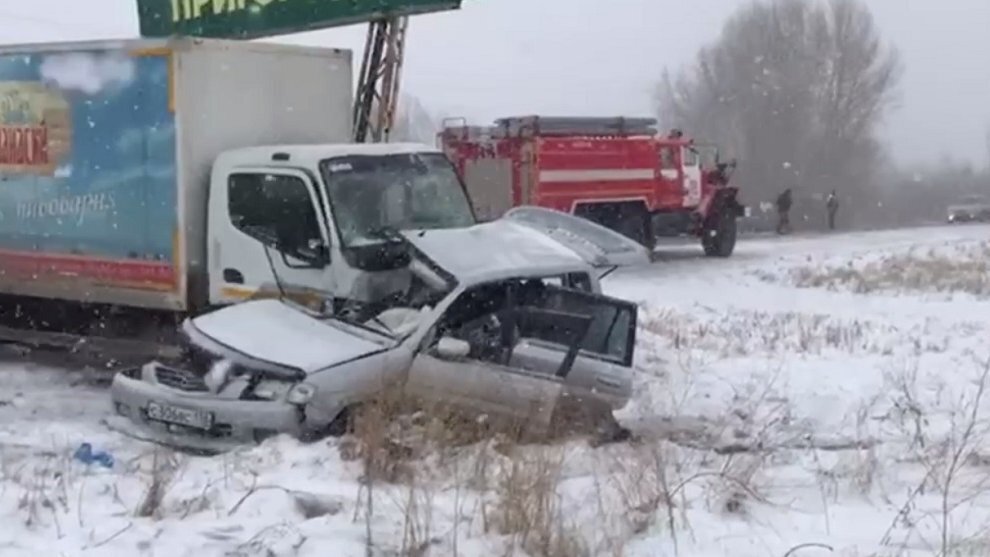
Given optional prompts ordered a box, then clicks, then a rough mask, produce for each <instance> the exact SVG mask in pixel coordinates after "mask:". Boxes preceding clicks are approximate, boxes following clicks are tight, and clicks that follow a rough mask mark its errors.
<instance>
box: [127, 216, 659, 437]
mask: <svg viewBox="0 0 990 557" xmlns="http://www.w3.org/2000/svg"><path fill="white" fill-rule="evenodd" d="M403 236H404V237H405V238H406V241H407V243H408V249H409V251H410V253H411V263H410V265H409V268H410V270H411V271H412V275H413V279H412V280H411V281H410V285H409V287H408V289H407V291H406V292H405V293H404V295H403V296H400V297H395V298H392V299H390V300H388V301H387V302H383V303H380V304H371V305H369V306H365V307H358V308H357V309H354V308H352V309H349V310H346V311H339V310H335V311H333V312H327V311H317V310H315V309H312V308H310V307H307V306H305V305H302V304H298V303H296V302H293V301H292V300H291V299H290V298H288V297H281V298H269V299H261V300H252V301H247V302H244V303H241V304H238V305H234V306H230V307H227V308H224V309H220V310H217V311H214V312H211V313H207V314H204V315H200V316H198V317H195V318H192V319H189V320H187V321H186V322H185V323H184V324H183V328H182V329H183V334H184V338H185V346H186V348H185V352H186V353H185V355H184V356H183V357H182V358H180V359H178V360H176V361H152V362H149V363H147V364H145V365H144V366H142V367H139V368H133V369H128V370H124V371H121V372H120V373H118V374H116V376H115V377H114V380H113V384H112V387H111V397H112V401H113V407H114V410H115V414H116V416H115V417H114V418H113V419H112V420H111V425H112V426H113V425H115V429H119V430H121V431H124V432H125V433H130V434H133V435H135V436H137V437H140V438H144V439H147V440H150V441H155V442H160V443H164V444H169V445H173V446H179V447H184V448H189V449H198V450H206V451H220V450H225V449H228V448H231V447H233V446H237V445H243V444H245V443H252V442H260V441H262V440H263V439H265V438H268V437H270V436H273V435H277V434H283V433H285V434H290V435H293V436H297V437H300V438H314V437H315V438H318V437H322V436H325V435H328V434H333V433H337V432H341V428H342V424H343V423H344V422H345V420H346V419H347V418H348V417H350V416H353V415H354V411H355V410H356V409H358V408H360V406H361V405H362V404H363V403H366V402H368V401H370V400H372V399H373V398H374V397H375V396H376V395H377V394H378V393H380V392H381V391H382V389H383V388H389V387H392V388H394V387H397V386H398V387H399V388H401V390H402V392H403V394H404V395H408V396H409V397H411V398H414V399H417V400H423V401H437V402H441V403H443V404H445V405H451V406H454V407H456V408H458V409H461V410H465V411H467V412H468V413H472V414H476V415H479V416H487V417H490V418H493V419H501V418H508V419H515V420H524V421H525V423H526V424H527V426H528V427H529V428H531V429H534V430H537V431H539V430H540V429H542V428H546V427H549V426H550V424H551V422H552V420H553V419H554V418H555V416H556V415H557V413H558V412H559V411H560V409H561V408H562V407H563V406H564V402H565V401H567V402H568V403H569V404H573V403H574V401H578V404H580V405H585V406H587V407H589V408H590V407H597V408H599V409H601V408H604V409H606V410H607V412H606V414H607V416H608V417H609V418H610V417H611V411H612V410H615V409H619V408H621V407H623V406H624V405H625V404H626V403H627V401H628V400H629V398H630V395H631V389H632V382H631V381H632V378H631V376H632V364H633V352H634V347H635V335H636V319H637V307H636V305H635V304H633V303H631V302H628V301H624V300H619V299H616V298H612V297H608V296H605V295H603V294H601V287H600V284H599V278H600V276H601V275H603V274H604V273H605V272H608V270H609V269H614V268H615V267H617V266H620V265H635V264H640V263H647V262H649V254H648V252H647V251H646V249H645V248H643V247H642V246H640V245H639V244H636V243H635V242H632V241H631V240H628V239H627V238H625V237H623V236H621V235H619V234H618V233H615V232H613V231H611V230H608V229H605V228H603V227H600V226H598V225H596V224H593V223H591V222H589V221H585V220H583V219H579V218H577V217H572V216H570V215H566V214H564V213H557V212H555V211H550V210H547V209H539V208H533V207H520V208H517V209H514V210H512V211H510V212H509V213H507V214H506V215H505V216H504V217H503V218H501V219H499V220H496V221H492V222H489V223H484V224H479V225H475V226H472V227H470V228H464V229H446V230H432V231H420V232H416V231H411V232H404V233H403ZM603 269H605V271H603Z"/></svg>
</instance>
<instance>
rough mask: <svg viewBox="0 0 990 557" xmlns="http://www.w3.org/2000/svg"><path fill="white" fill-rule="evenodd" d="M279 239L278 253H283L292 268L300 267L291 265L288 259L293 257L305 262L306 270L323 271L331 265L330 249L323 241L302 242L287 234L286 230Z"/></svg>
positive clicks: (313, 239)
mask: <svg viewBox="0 0 990 557" xmlns="http://www.w3.org/2000/svg"><path fill="white" fill-rule="evenodd" d="M279 232H281V233H280V234H279V237H278V251H280V252H281V253H282V259H283V261H284V262H285V264H286V265H288V266H289V267H291V268H297V267H299V265H291V264H290V263H289V262H288V260H287V259H286V257H287V256H288V257H292V258H293V259H298V260H300V261H303V262H305V265H304V267H305V268H313V269H322V268H324V267H326V266H327V265H329V264H330V249H329V248H328V247H327V246H326V244H324V243H323V240H320V239H317V238H311V239H309V240H306V241H305V242H300V241H299V239H298V238H296V237H293V235H291V234H285V231H284V230H281V231H279Z"/></svg>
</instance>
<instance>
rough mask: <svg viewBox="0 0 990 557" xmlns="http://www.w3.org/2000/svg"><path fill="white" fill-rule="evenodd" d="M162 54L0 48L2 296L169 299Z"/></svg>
mask: <svg viewBox="0 0 990 557" xmlns="http://www.w3.org/2000/svg"><path fill="white" fill-rule="evenodd" d="M170 77H171V76H170V69H169V57H168V56H160V55H159V56H150V55H145V54H140V55H136V54H135V51H134V50H133V49H127V48H124V47H109V48H97V47H94V48H92V49H88V50H68V51H65V50H63V51H58V50H51V49H47V50H45V49H38V50H30V49H29V50H25V51H23V52H16V53H15V52H9V51H8V52H6V53H4V54H2V55H0V293H2V294H12V295H18V296H37V297H45V298H56V299H65V300H74V301H84V302H87V301H88V302H97V303H114V304H124V305H133V306H144V307H156V308H173V307H174V308H178V307H181V306H182V305H183V300H182V295H181V294H182V293H181V292H180V283H179V280H178V273H177V269H176V265H175V262H174V258H175V255H176V254H175V244H176V241H175V239H176V231H177V222H176V214H177V211H176V207H177V192H176V175H177V165H176V142H175V125H174V117H173V113H172V111H170V110H169V101H170V90H169V88H170Z"/></svg>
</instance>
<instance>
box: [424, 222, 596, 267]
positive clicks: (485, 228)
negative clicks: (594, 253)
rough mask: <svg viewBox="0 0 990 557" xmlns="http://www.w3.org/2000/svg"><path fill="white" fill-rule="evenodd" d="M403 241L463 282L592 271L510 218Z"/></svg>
mask: <svg viewBox="0 0 990 557" xmlns="http://www.w3.org/2000/svg"><path fill="white" fill-rule="evenodd" d="M406 237H407V238H409V241H410V242H412V243H413V244H414V245H415V246H416V247H417V248H419V249H420V250H421V251H423V253H425V254H426V255H427V256H429V257H430V258H431V259H433V260H434V261H435V262H436V264H437V265H439V266H441V267H443V268H444V269H445V270H447V271H448V272H449V273H451V274H453V275H454V276H455V277H457V279H458V280H459V281H461V282H462V283H463V282H484V281H487V280H499V279H504V278H511V277H515V276H549V275H555V274H561V273H569V272H590V270H591V267H590V266H589V265H588V264H587V263H586V262H585V261H584V259H582V258H581V257H580V256H579V255H578V254H576V253H575V252H574V251H572V250H570V249H569V248H567V247H566V246H564V245H562V244H560V243H559V242H557V241H556V240H554V239H553V238H550V237H549V236H547V235H545V234H541V233H540V232H537V231H535V230H533V229H531V228H528V227H526V226H524V225H520V224H517V223H515V222H512V221H509V220H496V221H492V222H487V223H483V224H478V225H475V226H472V227H470V228H456V229H444V230H427V231H423V232H408V233H406Z"/></svg>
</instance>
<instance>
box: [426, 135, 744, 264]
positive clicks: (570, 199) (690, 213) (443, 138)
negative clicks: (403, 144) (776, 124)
mask: <svg viewBox="0 0 990 557" xmlns="http://www.w3.org/2000/svg"><path fill="white" fill-rule="evenodd" d="M439 142H440V145H441V146H442V148H443V149H444V151H445V152H446V153H447V156H448V157H449V158H450V159H451V161H453V162H454V164H455V166H456V167H457V169H458V171H459V172H460V174H461V176H462V177H463V179H464V181H465V183H466V185H467V188H468V192H469V193H470V195H471V199H472V202H473V203H474V207H475V210H476V211H477V214H478V216H479V218H481V219H483V220H487V219H495V218H498V217H499V216H501V215H502V213H504V212H505V211H506V210H508V209H510V208H512V207H515V206H518V205H539V206H542V207H549V208H553V209H557V210H560V211H566V212H568V213H573V214H575V215H578V216H582V217H585V218H587V219H589V220H592V221H595V222H598V223H600V224H603V225H605V226H607V227H609V228H611V229H613V230H617V231H619V232H621V233H622V234H625V235H626V236H628V237H630V238H632V239H634V240H636V241H638V242H640V243H642V244H643V245H645V246H647V247H649V248H652V247H653V246H654V244H655V241H656V238H657V237H658V236H678V235H685V234H689V235H694V236H697V237H700V238H701V243H702V246H703V247H704V250H705V253H706V254H707V255H710V256H718V257H728V256H729V255H731V254H732V251H733V249H734V248H735V244H736V219H737V218H738V217H739V216H741V215H742V214H743V211H744V209H743V206H742V205H741V204H740V203H739V201H738V200H737V188H736V187H734V186H730V185H729V175H730V174H731V171H732V169H733V168H734V167H735V163H734V162H732V163H720V162H719V160H718V151H717V149H715V148H714V146H706V145H700V144H696V143H694V141H693V140H691V139H688V138H686V137H684V136H683V134H682V133H681V132H680V131H678V130H674V131H672V132H670V133H669V134H667V135H662V134H659V133H658V131H657V121H656V120H654V119H652V118H585V117H544V116H525V117H514V118H503V119H499V120H496V121H495V125H493V126H468V125H466V124H464V123H460V125H450V124H447V123H445V125H444V129H443V130H442V131H441V132H440V134H439Z"/></svg>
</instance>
